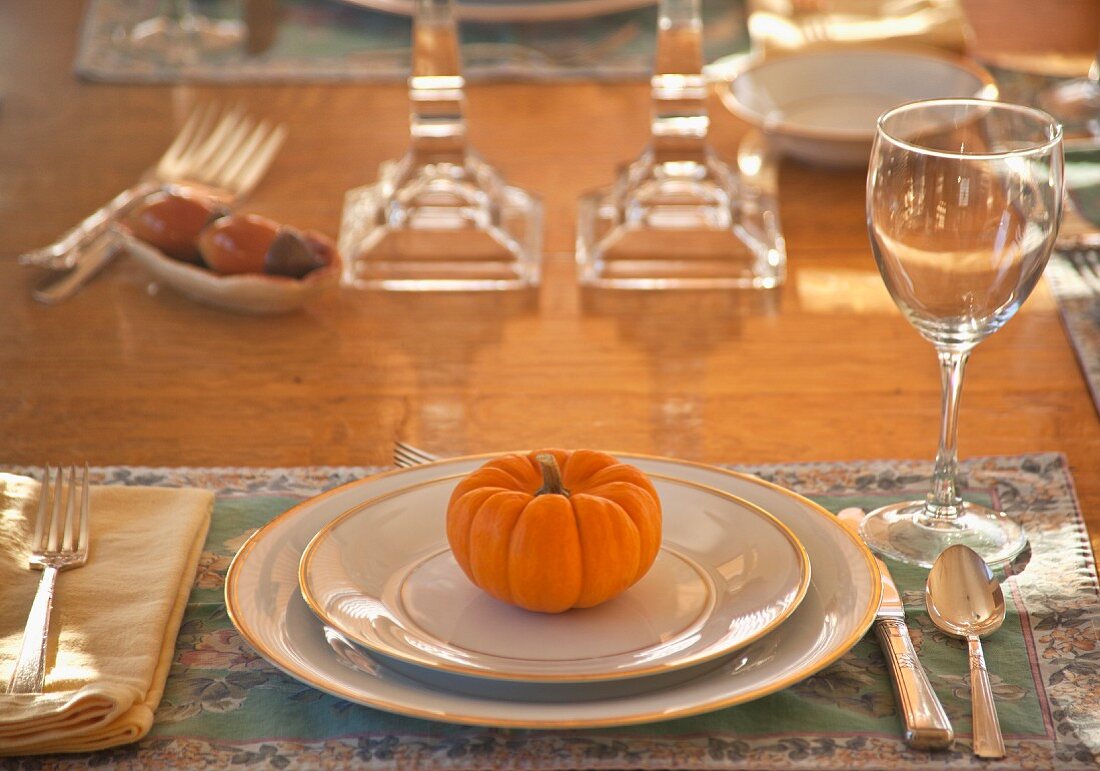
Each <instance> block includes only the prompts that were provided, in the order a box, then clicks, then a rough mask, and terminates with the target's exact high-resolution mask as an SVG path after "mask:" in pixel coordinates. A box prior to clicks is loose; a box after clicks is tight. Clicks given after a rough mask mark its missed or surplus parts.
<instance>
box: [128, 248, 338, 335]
mask: <svg viewBox="0 0 1100 771" xmlns="http://www.w3.org/2000/svg"><path fill="white" fill-rule="evenodd" d="M116 232H117V233H118V235H119V236H120V237H121V239H122V242H123V244H124V246H125V248H126V251H128V252H129V253H130V256H132V257H133V258H134V259H135V260H137V261H138V262H140V263H141V264H142V265H144V266H145V267H146V268H148V269H149V271H150V272H151V273H152V274H153V275H154V276H156V278H157V281H158V282H160V283H162V284H165V285H166V286H170V287H172V288H173V289H175V290H176V291H178V292H180V293H181V294H184V295H186V296H187V297H190V298H191V299H192V300H196V301H198V302H200V303H204V304H206V305H212V306H214V307H216V308H221V309H223V310H227V311H234V312H236V313H252V314H257V315H260V314H272V313H287V312H289V311H293V310H296V309H298V308H300V307H302V305H304V304H305V302H306V300H308V299H309V298H311V297H313V296H314V295H316V294H318V293H319V292H321V291H322V290H324V289H325V288H327V287H329V286H331V285H332V284H335V283H336V280H337V278H338V277H339V275H340V265H339V262H338V261H337V262H334V263H333V264H332V265H326V266H325V267H323V268H318V269H317V270H315V271H313V272H311V273H309V274H308V275H306V276H305V277H304V278H300V279H299V278H290V277H287V276H268V275H262V274H242V275H235V276H222V275H219V274H217V273H214V272H213V271H210V270H207V269H206V268H200V267H198V266H196V265H190V264H188V263H186V262H180V261H179V260H173V259H172V258H171V257H168V256H167V255H166V254H164V253H163V252H161V251H160V250H159V249H156V248H154V247H152V246H150V245H149V244H147V243H145V242H144V241H141V240H139V239H137V238H134V237H133V236H131V235H129V234H128V233H126V232H124V231H122V230H116Z"/></svg>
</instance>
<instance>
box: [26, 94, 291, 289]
mask: <svg viewBox="0 0 1100 771" xmlns="http://www.w3.org/2000/svg"><path fill="white" fill-rule="evenodd" d="M285 139H286V127H285V126H283V125H277V126H271V125H270V124H268V123H267V122H263V121H261V122H256V121H255V120H254V119H253V118H250V117H248V116H247V115H245V114H244V111H243V110H241V109H240V108H234V109H231V110H228V111H224V112H223V111H222V109H221V108H220V107H218V106H217V105H208V106H206V107H205V108H197V109H195V110H194V111H193V112H192V113H191V115H190V117H189V118H188V119H187V121H186V122H185V123H184V125H183V128H182V129H181V130H180V132H179V134H178V135H177V136H176V138H175V140H174V141H173V142H172V144H171V145H170V146H169V147H168V149H167V150H166V151H165V153H164V155H162V156H161V158H160V160H159V161H157V163H156V165H155V166H153V167H152V168H151V169H149V170H148V171H147V172H146V173H145V175H144V178H143V180H142V181H141V182H139V183H138V184H136V185H134V186H133V187H130V188H128V189H126V190H124V191H122V192H121V193H119V194H118V195H117V196H115V197H114V198H113V199H111V200H110V201H109V202H108V203H107V204H106V205H104V206H102V207H101V208H99V209H98V210H96V211H95V212H93V213H92V214H90V215H88V216H87V217H85V218H84V220H83V221H82V222H81V223H80V224H78V225H77V226H76V227H75V228H73V229H72V230H70V231H68V232H67V233H65V234H64V235H63V236H61V237H60V238H58V239H57V240H56V241H54V242H53V243H52V244H49V245H47V246H44V247H42V248H40V249H34V250H32V251H29V252H26V253H24V254H22V255H20V257H19V262H20V264H23V265H34V266H37V267H42V268H49V269H52V270H63V269H67V268H72V267H73V266H74V265H75V264H76V263H77V261H78V260H79V257H80V249H81V247H82V246H83V245H85V244H87V243H89V242H90V241H91V240H92V239H93V238H96V237H97V236H99V235H100V234H101V233H102V232H103V231H104V230H105V229H106V227H107V226H108V225H109V224H110V223H111V222H112V221H113V220H114V219H115V218H117V217H118V216H119V215H120V214H122V213H124V212H125V211H126V210H127V209H129V208H130V207H131V206H133V205H134V204H135V203H136V202H138V201H140V200H141V199H143V198H144V197H146V196H147V195H149V194H150V193H153V192H155V191H156V190H158V189H160V188H161V187H162V186H165V185H172V184H178V185H194V186H199V187H201V188H203V192H204V193H205V194H206V195H208V196H209V197H212V198H215V199H217V200H219V201H221V202H222V203H224V204H226V205H232V204H233V203H235V202H236V201H239V200H240V199H241V198H242V197H243V196H245V195H247V194H248V193H250V192H251V191H252V189H253V188H254V187H255V185H256V183H257V182H259V180H260V178H261V177H262V176H263V175H264V172H266V171H267V169H268V167H269V166H270V165H271V161H272V160H273V159H274V157H275V154H276V153H277V152H278V150H279V148H280V147H281V146H282V144H283V141H284V140H285Z"/></svg>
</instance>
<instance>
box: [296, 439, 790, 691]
mask: <svg viewBox="0 0 1100 771" xmlns="http://www.w3.org/2000/svg"><path fill="white" fill-rule="evenodd" d="M456 460H457V459H456ZM465 476H467V473H466V472H458V473H454V474H448V475H446V476H437V477H433V478H432V479H428V480H425V481H423V482H417V483H415V484H411V485H406V486H405V487H402V488H399V489H397V490H391V491H390V492H388V493H384V494H382V495H379V496H376V497H374V498H371V499H369V500H366V501H363V502H362V503H358V504H356V505H355V506H352V507H351V508H350V509H348V510H347V511H345V512H343V513H342V514H340V515H338V516H337V517H335V518H334V519H333V520H332V521H330V522H329V523H328V524H327V525H325V526H324V527H322V528H321V529H320V530H319V531H318V532H317V534H316V535H315V536H313V538H312V539H310V542H309V544H307V545H306V548H305V550H304V551H303V552H302V558H301V560H300V561H299V563H298V586H299V588H300V590H301V593H302V598H303V599H304V600H305V602H306V604H307V605H308V606H309V608H310V610H312V611H313V614H314V615H315V616H317V618H318V620H319V621H321V622H322V623H324V624H327V625H329V626H331V627H333V628H335V629H336V630H337V631H339V632H341V633H342V634H344V635H346V636H347V637H349V638H351V639H352V640H354V641H355V642H356V643H357V644H359V645H362V646H364V647H366V648H369V649H370V650H373V651H375V652H377V653H380V654H382V655H385V656H389V657H391V658H395V659H398V660H399V661H403V662H405V663H407V664H412V665H415V666H420V667H425V668H427V669H429V670H434V671H440V672H449V673H451V674H455V675H462V676H465V677H477V678H483V679H487V680H503V681H513V682H531V683H538V682H558V683H571V682H575V683H589V682H600V681H605V682H606V681H613V680H629V679H632V678H635V677H644V676H648V675H654V674H659V673H664V672H675V671H677V670H680V669H684V668H687V667H694V666H698V665H701V664H705V663H707V662H709V661H714V660H716V659H719V658H722V657H723V656H728V655H730V654H732V653H733V652H734V651H736V650H739V649H741V648H744V647H747V646H749V645H751V644H752V643H754V642H756V641H757V640H759V639H760V638H761V637H763V636H764V635H766V634H768V633H769V632H771V631H772V630H773V629H775V628H776V627H777V626H779V625H780V624H782V623H783V622H784V621H786V620H787V619H788V618H789V617H790V615H791V614H792V613H794V612H795V610H797V609H798V606H799V605H800V604H801V603H802V600H803V599H805V597H806V592H807V591H809V588H810V577H811V567H810V558H809V555H807V554H806V549H805V547H804V546H803V545H802V542H801V541H799V540H798V538H797V537H796V536H795V534H794V533H793V532H792V531H791V529H790V528H789V527H787V526H786V525H785V524H783V523H782V522H780V521H779V519H777V518H776V517H775V515H773V514H771V513H769V512H768V511H766V510H765V509H763V508H762V507H760V506H758V505H756V504H755V503H752V502H751V501H747V500H745V499H743V498H740V497H739V496H736V495H734V494H732V493H729V492H726V491H725V490H719V489H718V488H715V487H712V486H710V485H706V484H703V483H701V482H694V481H692V480H689V479H678V478H676V477H672V476H669V475H667V474H659V473H650V474H647V476H648V477H650V478H651V479H659V480H662V481H663V482H668V483H671V484H681V485H684V486H686V487H693V488H695V489H697V490H703V491H704V492H707V493H710V494H712V495H714V496H716V497H718V498H721V499H723V500H726V501H729V502H732V503H734V504H738V505H741V506H743V507H745V508H747V509H748V510H749V511H751V512H752V513H753V514H755V515H757V516H758V517H761V518H762V519H763V520H764V521H766V522H767V523H768V524H770V525H771V526H772V527H774V528H775V529H776V530H778V531H779V533H780V534H781V535H782V536H783V537H784V538H785V539H786V540H787V543H788V544H790V546H791V548H792V549H793V550H794V553H795V559H796V562H797V564H798V573H799V579H798V588H797V591H796V592H795V594H794V596H793V598H792V599H790V600H789V601H788V602H787V605H786V607H784V608H783V610H782V611H780V612H779V613H778V614H777V616H776V617H775V618H774V619H772V620H771V621H769V622H768V623H767V624H765V625H764V626H763V627H761V628H760V629H758V630H756V631H754V632H753V633H752V634H750V635H749V636H747V637H745V638H744V639H739V640H737V641H736V643H735V644H731V645H730V646H729V647H726V648H722V649H720V650H718V651H715V652H712V653H710V654H708V655H706V656H695V657H694V658H693V657H687V658H685V659H683V660H682V661H679V662H677V663H675V664H668V663H666V664H660V663H655V664H653V665H652V666H647V667H639V668H635V669H627V670H625V671H624V670H617V671H609V672H600V673H595V674H590V675H582V674H573V675H552V674H547V675H539V674H534V673H532V674H518V673H515V674H513V673H505V672H492V673H487V672H484V671H481V670H476V669H470V668H468V667H464V666H461V665H458V664H452V663H450V662H447V661H446V660H440V659H432V658H430V657H427V656H423V657H419V658H418V657H415V656H412V655H409V654H408V653H406V652H404V651H402V650H400V649H396V648H386V647H383V646H382V645H380V644H376V643H374V642H371V641H369V640H366V639H364V638H363V637H362V636H361V635H359V634H357V633H356V631H355V630H354V629H350V628H348V626H347V625H346V624H343V623H341V622H340V619H338V618H334V617H333V616H332V614H330V613H328V612H327V611H326V610H325V609H324V607H323V606H322V603H321V601H320V600H319V599H318V598H317V597H316V596H315V595H314V593H313V591H312V590H311V589H310V588H309V581H308V580H307V574H308V572H309V566H310V564H311V563H312V561H313V557H314V554H315V552H316V549H317V548H318V546H319V545H320V544H321V542H322V541H323V540H324V539H325V538H326V537H327V536H328V534H329V533H330V532H331V531H332V530H333V529H334V528H335V527H337V526H338V525H339V524H340V523H341V522H344V521H346V520H347V519H349V518H351V517H353V516H355V515H356V514H358V513H359V512H361V511H363V510H364V509H368V508H371V507H373V506H375V505H376V504H378V503H381V502H382V501H386V500H389V499H391V498H396V497H398V496H401V495H407V494H408V493H410V492H414V491H416V490H419V489H422V488H424V487H428V486H430V485H436V484H441V483H445V482H450V481H452V480H458V479H461V478H463V477H465ZM662 550H666V547H664V546H663V545H662ZM669 551H670V552H671V553H673V554H674V555H678V556H681V558H682V555H679V553H678V552H677V551H675V550H669ZM688 564H689V566H690V567H692V568H693V569H694V570H695V571H696V572H698V571H699V570H700V566H699V565H698V564H695V561H694V559H692V560H691V561H690V562H689V563H688ZM696 624H699V622H698V621H697V622H696ZM699 625H700V626H701V624H699ZM402 626H404V624H402ZM691 628H692V627H689V628H688V630H690V629H691ZM688 630H684V632H681V633H680V634H678V635H677V638H679V637H681V636H683V634H684V633H685V632H687V631H688ZM415 631H417V632H420V633H422V634H425V636H430V635H428V634H427V633H424V632H423V630H415ZM663 642H665V643H667V642H668V641H663ZM617 655H623V654H617ZM490 658H499V656H492V655H490Z"/></svg>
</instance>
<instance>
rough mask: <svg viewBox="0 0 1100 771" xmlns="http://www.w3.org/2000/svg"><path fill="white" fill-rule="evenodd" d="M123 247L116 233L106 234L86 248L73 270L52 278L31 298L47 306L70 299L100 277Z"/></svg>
mask: <svg viewBox="0 0 1100 771" xmlns="http://www.w3.org/2000/svg"><path fill="white" fill-rule="evenodd" d="M121 250H122V245H121V244H120V243H119V241H118V239H117V238H116V237H115V235H114V233H111V232H106V233H103V234H101V235H100V236H99V238H97V239H95V240H94V241H92V242H91V243H90V244H89V245H88V246H87V247H85V248H84V253H83V254H82V255H81V257H80V259H79V260H78V261H77V263H76V265H75V266H73V268H72V269H71V270H69V271H68V272H67V273H65V274H64V275H62V276H61V277H60V278H53V277H51V278H50V279H49V280H47V281H46V282H45V283H44V284H43V285H42V286H40V287H38V288H37V289H35V290H33V291H32V292H31V297H32V298H34V299H35V300H36V301H37V302H40V303H45V304H46V305H55V304H57V303H59V302H63V301H64V300H67V299H69V298H70V297H72V296H73V295H74V294H76V293H77V292H79V291H80V289H81V288H82V287H84V286H85V285H86V284H87V283H88V282H89V281H91V280H92V279H93V278H95V277H96V276H97V275H99V272H100V271H101V270H103V269H104V268H105V267H106V266H107V265H108V264H109V263H110V262H111V261H112V260H114V258H115V257H116V256H117V255H118V253H119V252H120V251H121Z"/></svg>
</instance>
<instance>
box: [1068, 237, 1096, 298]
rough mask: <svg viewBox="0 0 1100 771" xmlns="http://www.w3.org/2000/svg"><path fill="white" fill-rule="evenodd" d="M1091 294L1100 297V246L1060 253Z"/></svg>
mask: <svg viewBox="0 0 1100 771" xmlns="http://www.w3.org/2000/svg"><path fill="white" fill-rule="evenodd" d="M1060 253H1061V254H1062V256H1063V257H1064V258H1065V260H1066V261H1067V262H1068V263H1069V264H1070V265H1072V266H1073V269H1074V270H1076V271H1077V275H1079V276H1080V277H1081V281H1082V282H1084V284H1085V286H1087V287H1088V288H1089V290H1090V291H1091V292H1092V293H1093V294H1097V295H1100V245H1096V246H1089V247H1081V248H1079V249H1067V250H1063V251H1062V252H1060Z"/></svg>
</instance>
